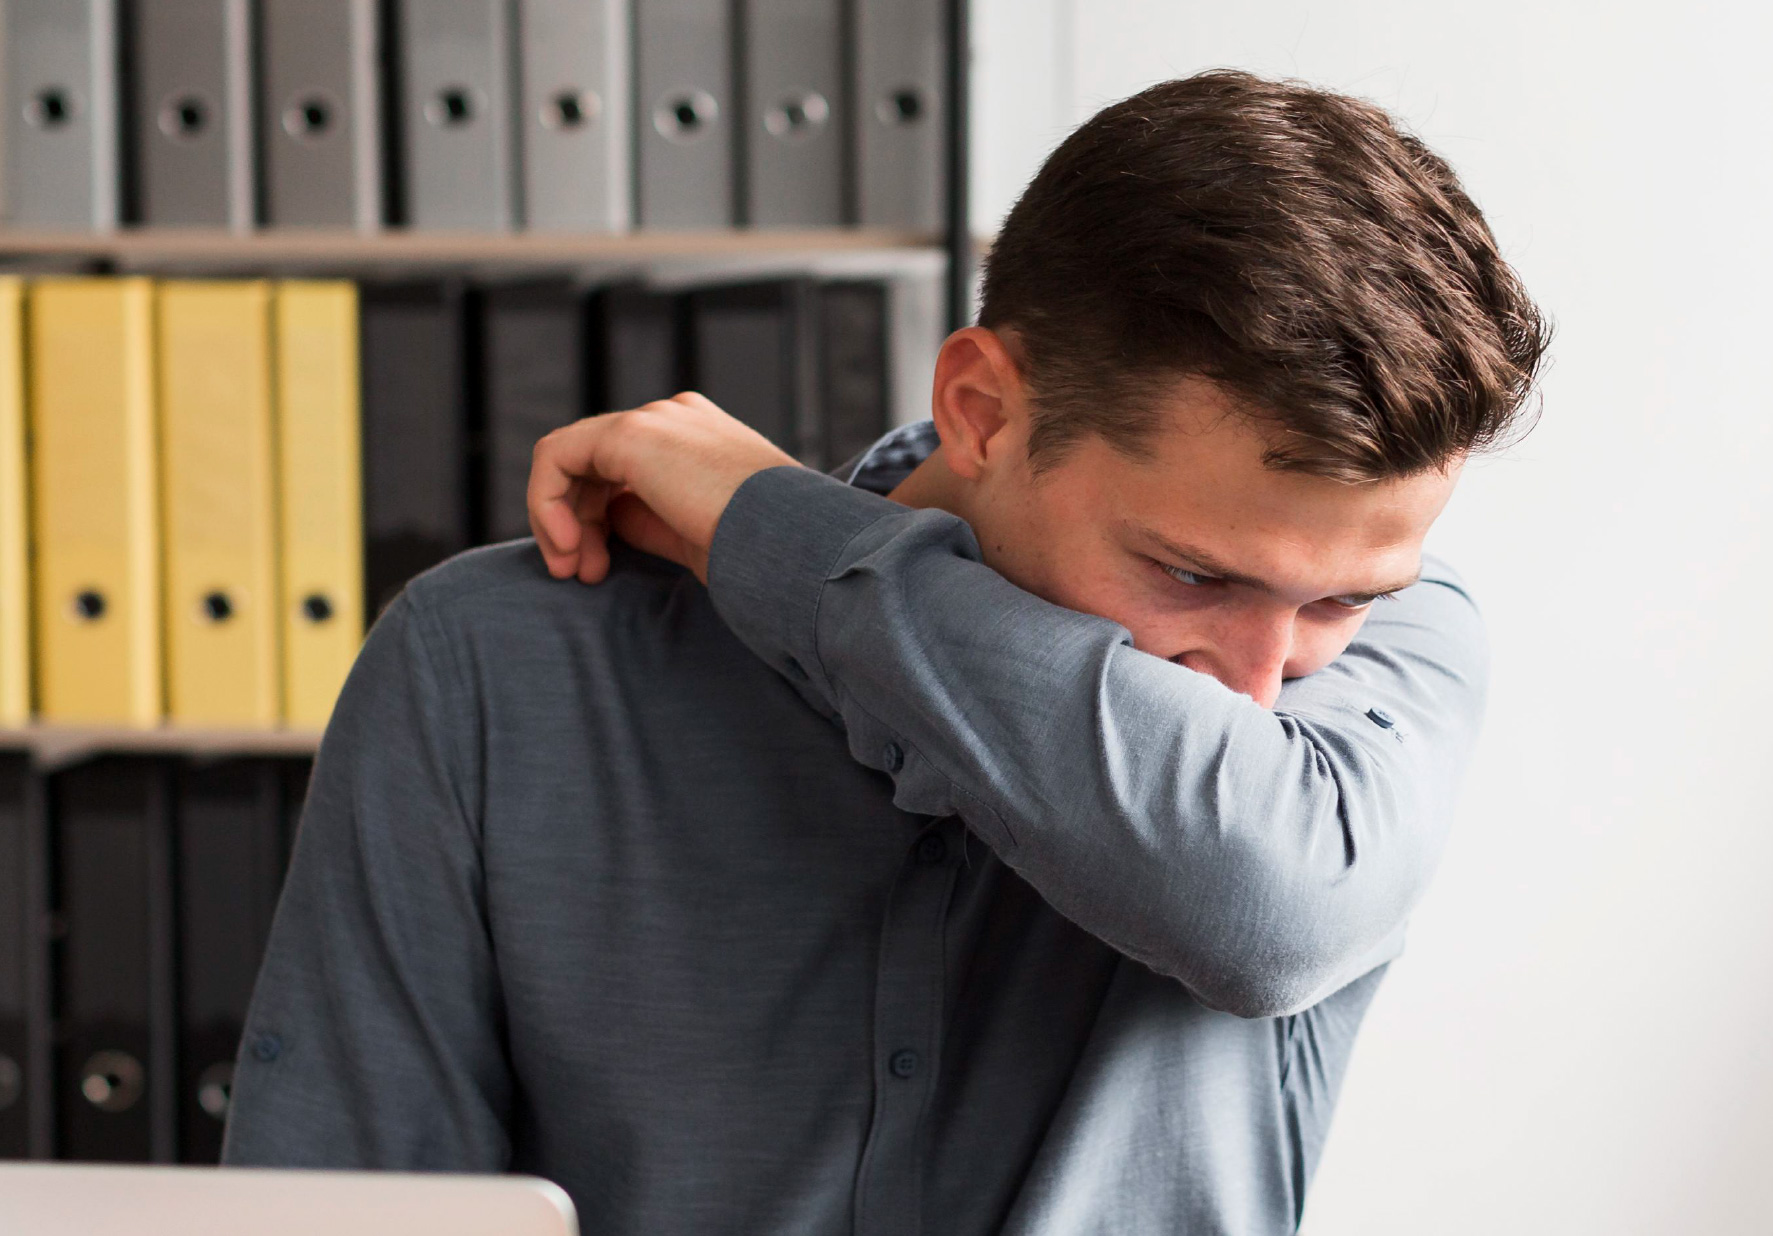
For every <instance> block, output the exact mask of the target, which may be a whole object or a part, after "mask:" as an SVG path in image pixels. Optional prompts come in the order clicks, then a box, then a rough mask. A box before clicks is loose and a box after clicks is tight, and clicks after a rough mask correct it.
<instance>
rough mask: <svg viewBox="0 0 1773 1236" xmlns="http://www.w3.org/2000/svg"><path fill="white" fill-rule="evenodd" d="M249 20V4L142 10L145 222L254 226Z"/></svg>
mask: <svg viewBox="0 0 1773 1236" xmlns="http://www.w3.org/2000/svg"><path fill="white" fill-rule="evenodd" d="M251 20H252V11H251V7H250V5H249V4H248V2H247V0H152V3H149V4H143V5H139V6H137V9H136V17H135V21H136V29H135V32H134V33H135V38H134V47H135V57H136V63H135V75H134V85H135V112H134V117H133V119H134V132H135V141H136V150H137V152H138V154H139V157H140V159H141V164H140V175H141V195H142V199H141V201H142V222H144V223H147V224H153V225H173V226H197V227H226V228H229V229H232V230H234V231H246V230H248V229H250V228H251V227H252V226H253V223H254V222H255V219H254V214H255V213H256V212H255V211H254V208H253V207H254V203H253V166H252V164H253V159H252V155H253V122H252V80H251V79H252V46H253V32H252V28H251Z"/></svg>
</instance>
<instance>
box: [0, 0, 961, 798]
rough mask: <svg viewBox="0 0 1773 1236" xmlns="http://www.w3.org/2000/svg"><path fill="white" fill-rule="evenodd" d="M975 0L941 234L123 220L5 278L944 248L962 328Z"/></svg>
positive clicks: (101, 732) (102, 742) (47, 736)
mask: <svg viewBox="0 0 1773 1236" xmlns="http://www.w3.org/2000/svg"><path fill="white" fill-rule="evenodd" d="M970 8H971V5H970V3H969V0H946V3H945V4H944V10H945V12H944V21H945V24H946V31H945V33H946V36H947V48H946V64H945V66H944V79H945V82H944V84H945V86H946V92H947V104H948V105H947V108H946V115H945V116H944V118H943V124H944V129H945V137H946V155H945V164H944V167H943V173H944V181H945V188H946V201H945V204H944V210H943V217H942V227H941V229H940V230H937V231H930V232H922V231H904V230H894V229H883V228H864V227H853V226H852V227H841V228H819V229H765V228H729V229H721V230H710V231H667V230H645V229H642V230H636V231H631V232H625V233H614V234H612V233H546V232H509V233H490V232H475V233H463V232H443V231H430V230H417V229H411V228H406V227H388V228H385V229H383V230H380V231H375V232H360V231H352V230H344V229H340V230H323V229H313V230H307V229H293V228H292V229H260V230H256V231H251V232H232V231H224V230H209V229H177V228H140V227H124V228H120V229H118V230H116V231H111V232H102V233H93V232H79V231H35V230H22V229H8V228H5V227H3V226H0V273H13V272H18V273H29V272H31V271H32V270H38V271H53V270H70V271H71V270H78V269H85V270H91V271H95V272H104V273H140V274H148V275H159V274H166V275H174V274H225V275H253V276H269V277H275V276H278V275H282V274H289V275H304V274H327V275H332V276H335V277H346V278H350V277H355V276H358V275H372V274H373V275H382V276H386V275H390V274H400V273H402V272H405V271H411V272H413V273H415V274H416V273H419V272H422V271H425V270H437V269H449V268H460V269H481V270H512V271H523V272H525V273H534V274H542V275H545V274H548V273H551V272H553V273H568V272H573V271H575V270H579V269H582V268H585V267H588V266H611V267H619V266H646V265H652V264H669V263H674V262H677V263H681V262H685V261H688V262H702V261H707V262H709V263H710V264H712V265H718V264H720V263H721V262H723V261H733V262H735V263H742V262H744V261H746V260H752V259H757V258H760V257H761V258H765V259H768V260H769V262H770V263H771V265H777V264H792V263H795V262H797V261H801V260H804V261H806V262H807V263H808V264H809V265H810V264H813V263H816V262H817V261H819V260H820V259H822V258H829V257H833V256H843V257H844V258H845V259H846V265H854V264H857V263H867V262H869V261H870V260H872V259H873V258H876V257H878V258H879V259H880V260H881V264H882V265H883V266H888V267H890V266H892V265H893V264H894V263H895V261H902V260H903V259H904V258H905V257H906V256H907V255H911V254H922V255H931V256H934V255H939V258H940V260H941V261H942V262H943V265H944V267H945V273H944V277H943V302H942V303H943V313H942V324H943V325H944V326H945V328H946V329H947V330H954V329H958V328H959V327H961V326H964V325H966V324H967V323H968V322H970V321H971V320H972V314H973V303H974V268H975V264H976V259H977V256H978V254H979V252H980V251H981V250H982V249H984V248H986V247H988V245H989V241H988V240H981V239H979V238H975V237H974V235H973V233H972V230H971V218H970V193H969V177H970V150H969V145H970V143H969V140H968V135H969V129H970V116H971V105H970V94H971V84H970V61H971V50H970V49H971V42H970V40H971V20H970ZM319 742H320V734H319V733H317V732H308V731H301V730H289V729H270V730H267V729H248V728H239V729H234V728H193V727H186V726H177V725H171V724H163V725H161V726H158V727H154V728H130V727H124V726H80V725H67V724H54V723H47V722H31V723H29V724H26V725H24V726H20V727H14V728H5V727H0V752H5V751H24V752H28V753H29V755H30V757H31V759H32V762H33V763H34V764H35V765H36V766H37V767H39V768H41V769H53V768H56V767H60V766H63V765H66V764H70V763H74V762H77V761H79V760H81V759H84V758H87V757H89V756H92V755H96V754H104V753H125V754H164V755H180V756H188V757H194V758H197V759H218V758H224V757H228V756H309V755H312V754H313V753H314V752H315V751H316V750H317V748H318V746H319Z"/></svg>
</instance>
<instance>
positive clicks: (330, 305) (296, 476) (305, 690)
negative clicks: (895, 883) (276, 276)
mask: <svg viewBox="0 0 1773 1236" xmlns="http://www.w3.org/2000/svg"><path fill="white" fill-rule="evenodd" d="M275 316H276V321H277V330H276V335H277V408H278V445H279V448H280V449H279V467H280V472H281V484H282V498H283V512H282V549H283V690H284V699H285V712H286V716H287V717H288V720H289V723H290V725H292V726H296V727H299V728H304V729H307V728H315V729H317V728H320V727H322V726H324V725H325V724H326V720H327V717H328V716H330V715H331V713H332V706H333V701H334V700H336V699H337V698H338V694H339V688H340V687H341V686H342V685H343V684H344V681H345V675H346V673H347V672H348V671H349V670H350V668H351V663H352V662H353V661H354V660H356V657H357V649H358V647H359V645H361V644H362V642H363V490H362V485H363V483H362V466H363V465H362V459H361V455H360V441H361V438H360V431H359V416H360V412H359V406H358V363H357V355H358V354H357V347H358V344H357V288H356V286H355V285H353V284H350V283H343V282H303V281H291V282H287V283H281V284H279V285H278V287H277V299H276V315H275Z"/></svg>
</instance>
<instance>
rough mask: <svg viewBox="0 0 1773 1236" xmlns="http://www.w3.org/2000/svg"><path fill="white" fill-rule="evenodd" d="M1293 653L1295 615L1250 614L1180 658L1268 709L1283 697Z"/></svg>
mask: <svg viewBox="0 0 1773 1236" xmlns="http://www.w3.org/2000/svg"><path fill="white" fill-rule="evenodd" d="M1292 652H1293V615H1292V614H1290V613H1289V614H1287V615H1285V616H1284V617H1282V616H1279V615H1273V616H1269V615H1263V616H1260V617H1258V616H1255V615H1249V616H1245V617H1243V618H1242V619H1241V620H1240V621H1238V622H1236V623H1235V624H1234V625H1233V626H1231V627H1229V628H1228V629H1227V630H1225V631H1224V632H1222V633H1221V634H1220V635H1219V637H1218V638H1216V639H1213V640H1211V641H1210V642H1208V643H1206V644H1205V645H1203V646H1202V647H1201V648H1199V649H1197V650H1195V651H1193V652H1185V653H1183V654H1182V655H1181V656H1180V657H1178V658H1177V660H1179V661H1180V662H1181V663H1182V664H1183V665H1186V666H1187V667H1188V668H1189V669H1191V670H1195V671H1197V672H1199V673H1202V674H1208V675H1211V676H1212V677H1214V678H1217V679H1218V680H1219V681H1220V682H1222V683H1224V684H1225V685H1226V686H1228V687H1230V688H1231V689H1232V690H1233V691H1236V692H1237V693H1238V694H1240V695H1247V696H1249V697H1250V698H1251V699H1253V700H1255V701H1256V702H1257V703H1258V704H1260V705H1262V707H1264V708H1273V707H1274V702H1275V700H1277V699H1279V698H1280V689H1281V675H1282V673H1283V672H1284V671H1285V669H1286V666H1287V659H1288V658H1289V657H1290V656H1291V655H1292Z"/></svg>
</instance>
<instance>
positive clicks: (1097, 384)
mask: <svg viewBox="0 0 1773 1236" xmlns="http://www.w3.org/2000/svg"><path fill="white" fill-rule="evenodd" d="M979 320H980V324H981V325H983V326H987V327H991V328H993V329H999V330H1001V329H1004V328H1008V329H1009V332H1010V333H1011V334H1013V336H1014V337H1015V339H1016V341H1017V343H1018V344H1019V350H1020V353H1021V360H1022V363H1023V366H1024V376H1025V377H1026V379H1027V381H1028V383H1029V387H1030V392H1031V395H1032V397H1033V400H1034V405H1035V422H1034V428H1033V431H1032V439H1031V442H1030V454H1031V455H1032V456H1033V457H1034V458H1035V460H1036V463H1037V466H1038V465H1039V464H1040V463H1042V462H1043V461H1045V460H1046V459H1048V458H1050V457H1052V456H1053V455H1054V454H1056V453H1057V452H1060V451H1062V450H1063V448H1064V447H1065V446H1067V445H1068V444H1070V443H1072V442H1075V441H1076V440H1078V439H1080V438H1082V437H1083V436H1084V435H1086V434H1092V433H1093V434H1097V435H1100V436H1101V437H1102V438H1103V439H1105V440H1106V441H1108V442H1110V443H1111V444H1113V445H1114V446H1116V447H1118V448H1120V449H1122V450H1124V451H1126V452H1127V453H1129V454H1131V455H1134V456H1138V455H1140V454H1141V453H1142V448H1143V445H1144V442H1145V440H1146V436H1147V435H1148V434H1149V433H1150V431H1151V430H1152V429H1153V428H1154V427H1155V425H1156V421H1157V416H1158V415H1159V413H1158V411H1157V410H1156V409H1155V407H1154V396H1156V395H1158V394H1159V393H1161V392H1162V391H1163V390H1164V389H1165V388H1166V385H1167V384H1168V383H1171V382H1173V381H1174V380H1175V379H1176V378H1177V377H1179V376H1182V375H1198V376H1201V377H1206V378H1210V379H1212V380H1213V381H1215V382H1217V383H1218V384H1220V385H1221V386H1222V387H1223V388H1224V389H1226V390H1227V391H1228V392H1230V393H1231V394H1232V395H1233V396H1234V397H1236V398H1237V399H1238V400H1239V402H1240V403H1241V404H1242V405H1243V406H1245V407H1247V408H1248V409H1250V411H1251V413H1252V414H1253V415H1254V416H1256V417H1258V418H1259V419H1260V420H1261V421H1263V422H1265V423H1266V427H1267V428H1269V429H1270V430H1272V431H1274V432H1273V433H1272V443H1273V445H1272V448H1271V449H1270V450H1269V452H1268V454H1267V457H1266V462H1267V464H1268V465H1269V466H1270V467H1274V468H1282V469H1288V470H1294V471H1301V472H1310V473H1314V474H1317V475H1320V476H1327V477H1332V478H1335V479H1338V480H1346V481H1367V480H1378V479H1382V478H1386V477H1396V476H1406V475H1410V474H1412V473H1415V472H1419V471H1422V470H1425V469H1428V468H1437V467H1443V466H1445V465H1446V464H1448V463H1449V462H1451V461H1452V460H1454V459H1455V458H1458V457H1460V456H1463V455H1465V454H1467V453H1469V452H1471V451H1474V450H1480V449H1484V448H1486V447H1493V446H1496V445H1499V444H1502V443H1504V442H1505V441H1507V440H1510V439H1512V437H1514V436H1515V431H1516V430H1519V429H1522V428H1524V424H1523V422H1525V421H1527V420H1528V419H1529V418H1526V417H1523V416H1522V414H1521V409H1522V407H1523V405H1524V404H1525V402H1526V400H1527V397H1528V395H1529V393H1530V392H1531V390H1532V387H1533V383H1534V379H1535V375H1536V373H1537V371H1538V368H1539V364H1540V361H1541V358H1542V357H1543V355H1544V352H1545V348H1546V345H1547V343H1548V342H1549V338H1550V328H1549V325H1548V324H1547V322H1546V321H1545V319H1544V318H1543V317H1542V316H1541V314H1540V312H1539V310H1538V309H1537V308H1536V307H1535V306H1534V304H1533V302H1532V300H1531V299H1529V297H1528V296H1527V293H1526V289H1525V288H1524V287H1522V285H1521V282H1520V280H1519V278H1518V277H1517V276H1516V275H1515V273H1514V271H1513V270H1512V269H1510V267H1509V265H1508V264H1507V263H1506V262H1504V261H1503V260H1502V256H1501V254H1500V253H1499V252H1498V251H1497V247H1496V240H1495V237H1494V236H1492V235H1491V232H1490V228H1489V226H1488V224H1486V223H1485V222H1484V217H1483V215H1482V214H1481V213H1479V211H1478V209H1477V207H1476V206H1475V205H1473V204H1472V201H1471V199H1470V198H1469V197H1468V196H1466V193H1465V191H1464V189H1463V188H1461V187H1460V184H1459V181H1458V178H1457V177H1456V176H1454V174H1453V171H1452V169H1451V168H1449V167H1448V166H1447V164H1446V162H1445V161H1444V160H1442V159H1441V158H1440V157H1439V156H1438V155H1436V154H1435V153H1434V152H1433V151H1431V150H1429V149H1428V148H1427V147H1426V146H1424V145H1423V144H1422V142H1421V141H1419V140H1418V139H1417V138H1415V137H1413V136H1411V135H1410V134H1408V133H1406V132H1403V131H1402V130H1401V129H1400V128H1399V127H1398V126H1397V124H1396V123H1394V122H1393V121H1392V119H1391V118H1390V117H1389V116H1387V115H1386V114H1385V112H1383V111H1382V110H1380V109H1379V108H1378V107H1376V106H1374V105H1372V104H1370V103H1365V102H1362V101H1360V100H1357V99H1351V98H1347V97H1345V96H1342V95H1338V94H1332V93H1330V92H1328V91H1325V90H1319V89H1316V88H1314V87H1311V86H1307V85H1304V84H1301V83H1298V82H1277V81H1268V80H1265V79H1263V78H1259V77H1255V76H1253V75H1251V74H1249V73H1243V72H1236V71H1232V70H1215V71H1212V72H1208V73H1202V74H1199V75H1198V76H1195V77H1190V78H1186V79H1183V80H1180V81H1171V82H1164V83H1162V84H1161V85H1157V86H1153V87H1151V88H1150V89H1149V90H1146V91H1143V92H1142V93H1140V94H1137V95H1134V96H1133V97H1132V98H1130V99H1126V100H1124V101H1123V102H1120V103H1116V104H1114V105H1113V106H1111V107H1108V108H1107V109H1105V110H1103V111H1102V112H1099V113H1098V114H1097V115H1096V116H1095V117H1094V118H1093V119H1091V120H1090V121H1088V122H1087V123H1086V124H1084V125H1083V127H1081V128H1079V129H1078V130H1077V131H1076V132H1075V133H1073V134H1072V135H1071V136H1070V137H1068V138H1067V139H1066V140H1065V142H1064V143H1063V144H1062V145H1061V146H1060V147H1059V148H1058V150H1056V151H1054V152H1053V154H1052V156H1051V157H1050V158H1048V159H1047V161H1046V163H1045V165H1044V166H1043V167H1042V168H1041V169H1040V172H1039V173H1038V174H1037V175H1036V176H1035V178H1034V181H1033V183H1032V184H1030V185H1029V186H1028V189H1027V191H1026V192H1024V193H1023V195H1022V197H1021V199H1020V200H1019V201H1018V202H1017V203H1016V205H1015V207H1014V208H1013V209H1012V210H1011V211H1010V215H1009V218H1008V219H1007V220H1006V221H1005V223H1004V226H1003V229H1002V231H1001V232H1000V233H999V235H998V237H997V239H996V241H995V242H994V243H993V245H992V248H991V251H990V253H989V255H988V256H987V258H986V262H985V277H984V298H983V305H982V307H981V312H980V319H979Z"/></svg>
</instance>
